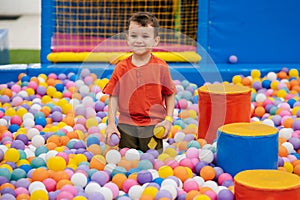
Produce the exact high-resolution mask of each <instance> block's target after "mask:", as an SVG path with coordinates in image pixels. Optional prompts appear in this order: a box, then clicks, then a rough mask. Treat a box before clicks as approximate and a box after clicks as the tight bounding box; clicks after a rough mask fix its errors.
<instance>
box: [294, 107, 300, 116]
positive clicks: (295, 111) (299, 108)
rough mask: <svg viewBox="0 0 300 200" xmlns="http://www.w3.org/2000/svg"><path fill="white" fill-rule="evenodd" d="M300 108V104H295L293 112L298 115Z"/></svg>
mask: <svg viewBox="0 0 300 200" xmlns="http://www.w3.org/2000/svg"><path fill="white" fill-rule="evenodd" d="M299 110H300V106H295V107H294V108H293V109H292V114H293V115H296V114H297V112H298V111H299Z"/></svg>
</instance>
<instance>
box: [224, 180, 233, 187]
mask: <svg viewBox="0 0 300 200" xmlns="http://www.w3.org/2000/svg"><path fill="white" fill-rule="evenodd" d="M233 184H234V183H233V181H232V180H225V181H223V183H222V186H225V187H229V186H232V185H233Z"/></svg>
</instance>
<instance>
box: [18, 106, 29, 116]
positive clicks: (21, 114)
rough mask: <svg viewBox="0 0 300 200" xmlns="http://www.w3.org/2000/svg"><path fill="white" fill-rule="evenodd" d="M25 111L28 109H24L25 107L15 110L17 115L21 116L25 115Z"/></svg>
mask: <svg viewBox="0 0 300 200" xmlns="http://www.w3.org/2000/svg"><path fill="white" fill-rule="evenodd" d="M27 112H28V111H27V110H26V108H23V107H21V108H19V109H18V110H17V115H18V116H20V117H23V115H25V114H26V113H27Z"/></svg>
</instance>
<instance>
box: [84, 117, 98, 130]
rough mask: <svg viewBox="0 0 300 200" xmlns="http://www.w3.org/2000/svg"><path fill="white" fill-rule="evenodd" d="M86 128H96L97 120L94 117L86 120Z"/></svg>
mask: <svg viewBox="0 0 300 200" xmlns="http://www.w3.org/2000/svg"><path fill="white" fill-rule="evenodd" d="M85 125H86V127H87V128H91V127H93V126H98V120H97V119H96V118H95V117H91V118H88V119H87V120H86V122H85Z"/></svg>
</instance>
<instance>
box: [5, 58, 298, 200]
mask: <svg viewBox="0 0 300 200" xmlns="http://www.w3.org/2000/svg"><path fill="white" fill-rule="evenodd" d="M233 61H234V60H233ZM78 77H79V79H78ZM107 81H108V79H106V78H104V79H98V78H97V76H96V75H95V74H93V73H92V72H90V71H89V70H88V69H84V70H82V74H81V76H77V75H76V74H74V73H69V74H63V73H61V74H54V73H51V74H48V75H46V74H40V75H38V76H37V77H34V76H29V75H27V74H25V73H22V74H20V75H19V76H18V81H17V82H15V83H8V84H2V85H1V87H0V95H1V96H0V142H1V143H0V161H1V164H0V193H1V198H3V199H39V198H42V199H74V200H86V199H120V200H121V199H149V198H151V199H175V198H177V199H218V200H223V199H224V200H232V199H234V191H233V186H234V182H233V177H232V176H231V175H230V174H229V173H228V172H226V171H224V170H223V169H222V168H221V167H219V166H217V164H216V153H217V152H216V142H215V141H214V142H212V143H208V142H207V141H206V140H205V139H201V138H196V137H195V135H196V134H197V126H198V105H197V104H198V94H197V92H196V91H197V88H198V87H200V86H196V85H195V84H193V83H189V82H188V81H186V80H184V81H179V80H174V83H175V86H176V89H177V93H176V105H175V111H174V122H173V126H172V129H171V133H170V136H169V138H167V139H166V140H165V141H164V149H163V152H162V153H161V154H159V153H158V151H156V150H148V151H147V152H145V153H143V152H141V151H138V150H135V149H128V148H123V149H118V148H117V146H116V145H117V143H118V142H116V143H115V144H113V145H111V146H109V145H106V144H105V143H104V133H105V129H106V127H107V125H106V123H107V103H108V98H107V96H106V95H104V94H103V93H102V92H101V91H102V89H103V87H104V86H105V84H106V83H107ZM230 84H237V85H244V86H246V87H250V88H251V91H252V96H251V109H252V110H251V121H252V122H253V123H263V124H266V125H269V126H273V127H275V128H277V129H278V136H279V142H278V170H280V171H286V172H288V173H292V174H296V175H298V176H300V155H299V153H300V119H299V117H300V100H299V92H300V81H299V72H298V70H297V69H285V68H284V69H282V70H281V71H279V72H269V73H267V74H266V75H265V76H262V74H261V72H260V71H259V70H253V71H252V72H251V74H249V76H245V75H235V76H234V77H233V78H232V83H230Z"/></svg>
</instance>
